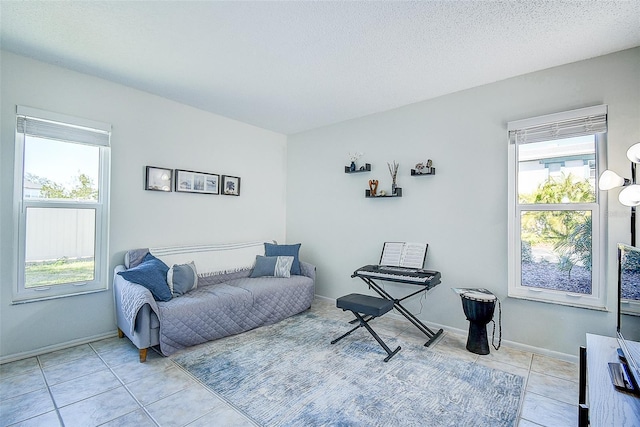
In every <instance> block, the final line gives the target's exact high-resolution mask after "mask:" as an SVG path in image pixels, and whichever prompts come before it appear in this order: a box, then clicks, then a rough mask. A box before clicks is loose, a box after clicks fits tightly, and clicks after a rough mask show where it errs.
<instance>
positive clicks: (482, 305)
mask: <svg viewBox="0 0 640 427" xmlns="http://www.w3.org/2000/svg"><path fill="white" fill-rule="evenodd" d="M460 296H461V297H462V309H463V310H464V314H465V316H467V320H468V321H469V337H468V338H467V350H469V351H470V352H472V353H476V354H489V340H488V339H487V324H488V323H489V322H491V320H492V319H493V312H494V310H495V308H496V299H497V298H496V296H495V295H493V294H490V293H484V292H477V291H469V292H465V293H463V294H461V295H460Z"/></svg>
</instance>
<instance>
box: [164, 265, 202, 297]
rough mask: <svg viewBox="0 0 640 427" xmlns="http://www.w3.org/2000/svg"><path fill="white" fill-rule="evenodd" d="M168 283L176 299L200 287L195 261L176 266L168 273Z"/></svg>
mask: <svg viewBox="0 0 640 427" xmlns="http://www.w3.org/2000/svg"><path fill="white" fill-rule="evenodd" d="M167 283H168V284H169V289H170V290H171V294H172V295H173V296H174V297H179V296H182V295H184V294H186V293H187V292H189V291H191V290H193V289H196V288H197V287H198V272H197V271H196V265H195V264H194V262H193V261H191V262H190V263H188V264H174V266H173V267H171V268H170V269H169V271H168V272H167Z"/></svg>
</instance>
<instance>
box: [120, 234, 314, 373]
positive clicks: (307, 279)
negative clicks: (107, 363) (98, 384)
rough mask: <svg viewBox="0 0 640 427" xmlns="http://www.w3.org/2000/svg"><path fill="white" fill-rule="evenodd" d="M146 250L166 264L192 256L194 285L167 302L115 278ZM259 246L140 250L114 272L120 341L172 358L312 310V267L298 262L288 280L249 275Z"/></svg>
mask: <svg viewBox="0 0 640 427" xmlns="http://www.w3.org/2000/svg"><path fill="white" fill-rule="evenodd" d="M145 251H148V252H149V253H151V254H152V255H154V256H156V257H157V258H158V259H161V260H162V261H163V262H164V263H165V264H166V265H168V266H171V265H172V263H174V262H188V260H192V261H193V259H194V258H195V264H196V266H197V267H198V279H197V283H198V284H197V288H196V289H193V290H191V291H189V292H188V293H186V294H184V295H182V296H180V297H177V298H172V299H171V300H169V301H164V302H163V301H156V300H154V298H153V296H152V294H151V292H150V291H149V289H147V288H146V287H144V286H141V285H139V284H136V283H132V282H130V281H128V280H126V279H125V278H124V277H122V276H121V275H119V274H118V272H121V271H124V270H126V269H127V268H133V267H134V266H135V265H134V263H135V260H134V259H137V260H138V261H139V259H140V258H141V254H144V253H145ZM260 254H264V244H263V242H250V243H246V244H234V245H208V246H192V247H171V248H156V249H138V250H134V251H129V252H127V254H126V255H125V263H124V264H123V265H119V266H117V267H116V268H115V271H114V279H113V287H114V294H115V306H116V320H117V326H118V335H119V337H120V338H123V337H124V336H127V337H128V338H129V339H130V340H131V342H132V343H133V344H135V346H136V347H138V349H139V350H140V362H144V361H145V360H146V355H147V349H148V348H149V347H153V346H159V349H160V352H161V353H162V354H163V355H165V356H169V355H171V354H173V353H175V352H176V351H178V350H180V349H182V348H185V347H188V346H192V345H197V344H201V343H204V342H207V341H210V340H215V339H218V338H222V337H225V336H229V335H234V334H238V333H241V332H245V331H248V330H250V329H254V328H257V327H260V326H263V325H269V324H273V323H276V322H279V321H280V320H283V319H285V318H287V317H289V316H292V315H294V314H297V313H300V312H302V311H304V310H307V309H308V308H310V307H311V303H312V301H313V298H314V295H315V267H314V266H313V265H311V264H309V263H306V262H303V261H300V262H299V264H300V274H299V275H293V274H292V275H291V277H288V278H285V277H249V276H250V274H251V271H252V265H253V263H254V262H255V256H256V255H260Z"/></svg>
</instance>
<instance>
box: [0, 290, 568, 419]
mask: <svg viewBox="0 0 640 427" xmlns="http://www.w3.org/2000/svg"><path fill="white" fill-rule="evenodd" d="M311 311H313V312H315V313H316V314H318V315H321V316H324V317H327V318H332V319H339V320H345V321H349V320H351V314H350V313H347V312H343V311H341V310H338V309H336V308H335V303H334V302H332V301H329V300H325V299H319V298H318V299H316V301H315V302H314V303H313V307H312V308H311ZM374 327H375V329H376V331H378V332H380V333H384V334H387V335H392V336H398V337H401V338H402V339H403V340H405V341H409V342H412V343H413V342H415V343H416V344H419V345H422V344H424V342H425V339H424V335H421V334H420V333H419V332H418V331H417V330H416V329H415V328H414V327H413V325H411V324H410V323H409V322H408V321H406V320H404V319H403V318H398V317H395V316H389V315H387V316H383V317H381V318H380V319H376V321H375V326H374ZM369 338H370V337H367V338H366V339H369ZM465 344H466V336H461V335H456V334H452V333H445V334H444V336H443V337H442V338H441V339H440V340H439V341H437V342H436V343H434V344H432V346H431V347H429V348H425V351H438V352H443V353H446V354H449V355H452V356H455V357H458V358H461V359H464V360H468V361H470V362H473V363H479V364H482V365H485V366H489V367H491V368H494V369H500V370H503V371H507V372H512V373H515V374H518V375H522V376H523V377H524V378H525V381H526V388H525V395H524V399H523V401H522V407H521V411H520V418H519V420H518V427H530V426H553V427H562V426H575V425H577V404H576V403H577V401H578V367H577V366H576V364H574V363H568V362H565V361H562V360H557V359H552V358H549V357H545V356H540V355H537V354H532V353H528V352H524V351H520V350H516V349H513V348H509V347H506V346H502V347H501V348H500V350H499V351H494V350H493V349H492V351H491V354H489V355H486V356H478V355H476V354H473V353H470V352H468V351H467V350H466V349H465ZM253 425H254V424H253V423H252V422H251V420H249V419H247V418H245V417H244V415H243V414H241V413H240V412H238V411H236V410H235V409H234V408H233V407H231V406H230V405H228V404H227V403H226V402H224V401H223V400H221V399H220V398H218V397H217V396H216V395H215V394H214V393H212V392H210V391H209V390H208V389H206V388H205V387H204V386H202V385H201V384H200V383H199V382H198V381H197V380H195V379H194V378H192V377H191V376H190V375H189V374H187V373H186V372H184V371H183V370H182V369H181V368H180V367H179V366H178V365H176V364H175V363H173V361H172V360H171V359H170V358H166V357H162V356H160V355H158V354H157V353H155V352H153V351H150V352H149V355H148V358H147V362H146V363H139V362H138V350H137V349H136V348H135V347H134V346H133V345H132V344H131V342H130V341H129V340H128V339H126V338H124V339H118V338H116V337H114V338H110V339H105V340H102V341H97V342H92V343H90V344H85V345H80V346H77V347H73V348H69V349H65V350H60V351H55V352H52V353H48V354H43V355H41V356H37V357H31V358H28V359H24V360H19V361H16V362H11V363H6V364H3V365H0V426H25V427H26V426H47V427H49V426H82V427H89V426H118V427H122V426H136V427H138V426H140V427H144V426H189V427H203V426H253Z"/></svg>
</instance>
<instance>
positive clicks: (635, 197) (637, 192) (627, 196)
mask: <svg viewBox="0 0 640 427" xmlns="http://www.w3.org/2000/svg"><path fill="white" fill-rule="evenodd" d="M618 200H620V203H622V204H623V205H625V206H638V205H640V184H634V185H630V186H628V187H627V188H625V189H624V190H622V191H621V192H620V195H618Z"/></svg>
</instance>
